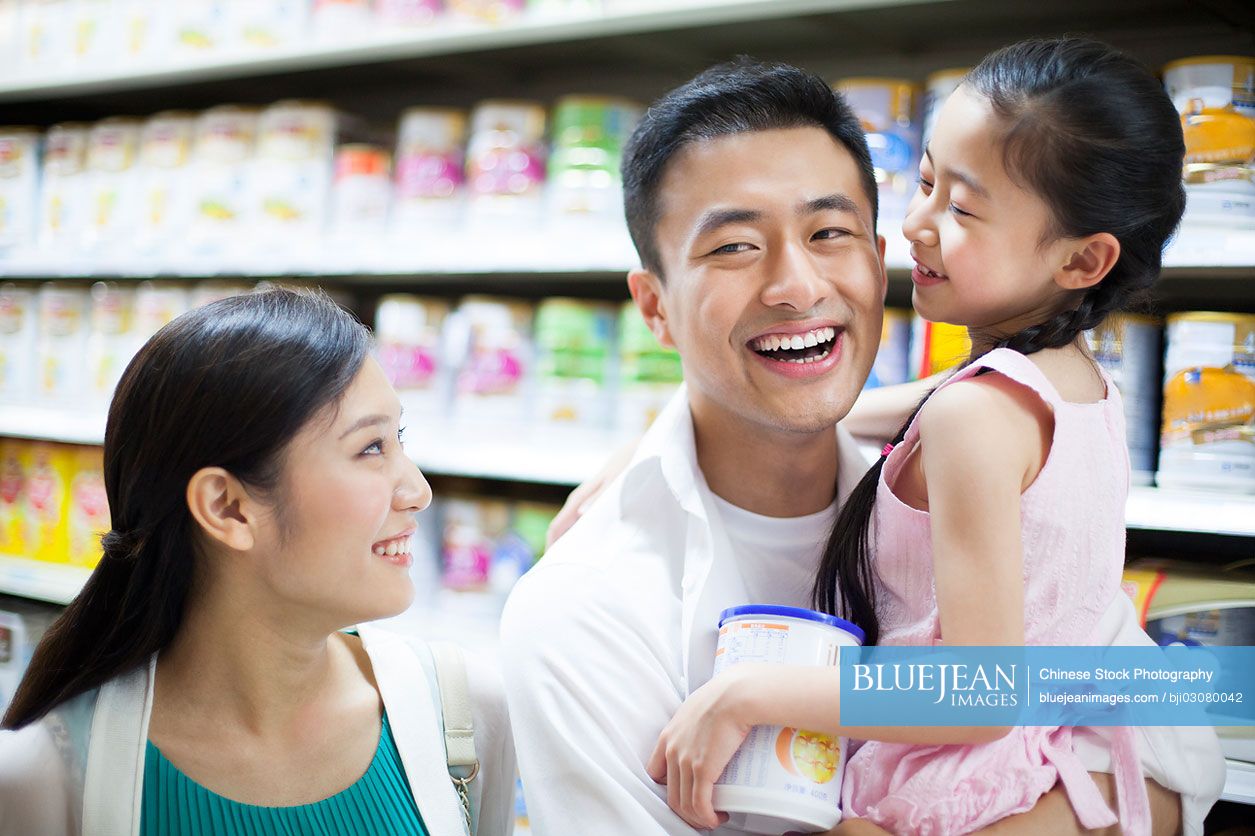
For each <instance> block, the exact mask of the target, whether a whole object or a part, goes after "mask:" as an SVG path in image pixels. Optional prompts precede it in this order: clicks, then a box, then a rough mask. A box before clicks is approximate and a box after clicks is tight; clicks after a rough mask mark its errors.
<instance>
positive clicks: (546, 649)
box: [502, 61, 1218, 836]
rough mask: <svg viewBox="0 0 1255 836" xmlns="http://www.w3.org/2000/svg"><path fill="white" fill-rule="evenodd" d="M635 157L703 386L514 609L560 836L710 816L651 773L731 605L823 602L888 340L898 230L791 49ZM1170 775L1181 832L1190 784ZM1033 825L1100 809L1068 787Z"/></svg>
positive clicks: (523, 731) (526, 717)
mask: <svg viewBox="0 0 1255 836" xmlns="http://www.w3.org/2000/svg"><path fill="white" fill-rule="evenodd" d="M623 174H624V177H623V179H624V203H625V210H626V214H627V220H628V227H629V230H630V232H631V234H632V239H633V241H634V243H635V245H636V248H637V252H638V253H639V255H640V258H641V263H642V268H641V269H639V270H635V271H633V272H632V273H631V274H630V275H629V276H628V285H629V287H630V289H631V292H632V297H633V299H634V300H635V302H636V304H637V307H638V308H639V309H640V312H641V314H642V316H643V317H644V319H645V321H646V322H647V323H648V324H649V326H650V328H651V329H652V330H653V333H654V334H655V336H656V337H657V338H658V340H659V341H660V342H661V343H662V344H664V345H669V346H674V347H675V348H676V349H677V350H678V351H679V353H680V356H681V358H682V364H683V368H684V377H685V381H686V385H685V389H684V390H683V391H682V392H681V393H680V394H679V395H678V396H677V397H676V398H675V399H674V400H673V401H672V403H671V404H670V405H669V406H668V407H667V409H666V410H665V411H664V412H663V414H662V415H661V416H659V418H658V420H657V421H656V422H655V425H654V426H653V427H652V428H651V429H650V431H649V433H647V434H646V436H645V437H644V439H643V440H642V441H641V444H640V446H639V448H638V449H637V451H636V454H635V457H634V458H633V460H632V462H631V464H630V465H629V466H628V467H627V469H626V470H625V471H624V472H623V474H622V475H621V476H619V477H618V478H617V479H616V480H615V481H614V482H612V483H611V484H610V486H609V487H608V488H607V489H606V491H605V492H604V493H603V494H602V495H601V496H600V497H599V498H598V499H597V500H596V501H595V502H594V503H593V504H592V506H591V507H590V508H589V509H588V510H587V512H586V513H585V515H584V517H583V518H582V519H581V520H580V521H579V522H578V523H577V524H576V525H575V526H574V527H573V528H572V529H571V530H570V531H569V532H568V533H567V534H566V535H564V536H563V538H562V539H561V540H559V541H558V542H557V543H556V544H555V545H554V547H553V548H552V550H551V551H550V552H549V553H548V554H547V555H546V557H545V558H544V560H543V561H542V562H541V564H540V565H539V566H537V567H536V568H535V569H534V570H532V572H530V573H529V574H528V575H527V576H526V577H524V578H523V580H522V581H521V582H520V583H519V585H518V587H517V588H516V590H515V592H514V594H513V595H512V596H511V599H510V602H509V604H508V605H507V608H506V612H505V614H504V616H503V619H502V658H503V663H504V669H505V676H506V683H507V690H508V693H509V699H510V710H511V715H512V718H513V725H514V728H515V732H516V735H517V746H518V749H519V758H520V766H521V770H522V774H523V780H524V786H525V790H526V792H527V800H528V809H529V813H530V815H531V817H532V820H533V823H534V827H535V829H536V832H537V833H538V834H539V836H563V835H564V834H570V835H571V836H576V834H579V836H600V834H633V836H646V835H647V834H691V833H694V832H695V831H693V829H691V828H690V827H689V826H688V825H687V824H686V823H685V822H684V821H683V820H681V819H680V818H679V817H678V816H676V815H675V814H674V813H673V812H672V811H671V809H670V808H669V807H668V803H667V799H668V793H671V794H672V796H674V794H675V793H676V792H677V788H676V787H661V786H658V785H657V784H655V783H654V782H653V781H652V780H651V779H650V778H649V776H648V775H647V774H646V771H645V763H646V761H647V760H648V758H649V755H650V753H651V751H652V749H653V747H654V744H655V743H656V742H657V738H658V734H659V732H660V731H661V730H662V728H663V726H664V725H665V724H666V723H667V721H668V720H670V719H671V717H672V715H673V714H674V713H675V711H676V709H677V708H678V707H679V705H680V704H681V702H682V701H683V700H684V698H685V697H686V696H687V695H688V694H689V693H691V692H692V691H693V690H695V689H696V688H698V687H699V686H700V685H701V684H702V683H704V682H706V681H707V680H708V679H709V678H710V677H711V675H712V671H713V663H714V656H715V645H716V640H717V627H718V619H719V613H720V612H721V611H722V610H723V609H724V608H725V607H728V606H733V605H737V604H743V603H748V602H753V603H772V604H785V605H793V606H807V605H808V602H809V593H810V588H811V585H812V583H813V580H814V577H815V574H816V569H817V566H818V562H819V556H820V551H821V549H822V547H823V543H824V541H825V540H826V538H827V535H828V532H829V529H830V528H831V523H832V521H833V518H834V516H835V513H836V509H837V507H838V503H839V502H841V501H842V500H843V499H844V497H845V496H847V495H848V494H849V492H850V491H851V490H852V489H853V487H854V485H855V484H856V483H857V482H858V480H859V479H860V478H861V477H862V476H863V474H864V473H865V471H866V469H867V467H868V463H867V461H866V460H865V459H864V458H863V457H862V456H861V455H860V453H859V451H858V448H857V446H856V445H855V443H854V441H853V439H852V438H851V437H850V435H849V434H848V433H847V432H846V431H845V430H844V429H843V428H841V427H840V426H839V425H838V424H837V422H838V421H839V420H841V419H842V418H843V417H844V416H845V415H846V413H847V412H848V411H849V409H850V407H851V406H852V405H853V403H854V400H855V398H856V397H857V396H858V393H859V390H860V389H861V388H862V385H863V383H864V381H865V380H866V378H867V375H868V373H869V371H870V369H871V365H872V361H873V359H874V357H875V354H876V351H877V348H878V346H879V341H880V331H881V319H882V315H883V304H884V294H885V287H886V284H885V283H886V277H885V267H884V246H885V245H884V239H883V238H882V237H880V236H879V235H877V233H876V225H875V224H876V183H875V179H874V176H873V172H872V168H871V163H870V160H869V157H868V152H867V147H866V143H865V140H864V137H863V134H862V131H861V129H860V127H859V123H858V121H857V119H856V118H855V117H854V115H853V114H852V113H851V111H850V110H849V108H848V107H847V106H846V105H845V104H844V102H843V101H842V100H841V99H840V97H839V96H837V95H835V94H834V93H833V92H832V91H831V89H830V88H829V87H828V86H827V85H826V84H825V83H824V82H823V81H822V80H821V79H819V78H817V77H815V76H811V75H809V74H807V73H804V72H802V71H800V70H797V69H795V68H792V67H787V66H782V65H762V64H755V63H750V62H745V61H743V62H738V63H733V64H729V65H722V66H720V67H716V68H713V69H711V70H709V71H707V72H705V73H703V74H701V75H699V76H698V77H697V78H695V79H693V80H692V81H691V82H689V83H688V84H686V85H684V86H682V87H680V88H678V89H677V90H675V91H673V92H671V93H669V94H668V95H667V96H665V97H664V98H663V99H661V100H660V101H658V102H656V103H655V104H654V106H653V107H651V108H650V110H649V112H648V113H647V114H646V116H645V118H644V119H643V121H642V123H641V125H640V126H639V127H638V129H637V132H636V133H635V135H634V136H633V139H632V142H631V143H630V145H629V147H628V149H627V152H626V155H625V160H624V166H623ZM834 426H835V427H836V430H835V431H834ZM1125 605H1126V606H1127V602H1125ZM1102 759H1103V754H1102V752H1101V749H1096V754H1095V757H1094V758H1093V760H1094V763H1093V765H1091V768H1094V769H1107V768H1109V766H1108V765H1107V764H1105V763H1103V762H1102ZM1086 763H1087V765H1090V764H1091V762H1090V760H1088V759H1087V760H1086ZM1156 777H1158V776H1156ZM1153 789H1155V790H1157V792H1152V802H1153V803H1154V804H1156V820H1157V822H1160V823H1162V824H1164V825H1165V829H1164V832H1172V831H1173V830H1175V829H1176V822H1177V819H1178V816H1179V815H1180V814H1179V812H1178V809H1177V799H1176V796H1174V795H1172V794H1170V793H1167V792H1165V791H1163V790H1162V789H1159V788H1157V787H1155V788H1153ZM1177 789H1181V788H1177ZM1108 791H1109V785H1108ZM1217 792H1218V791H1217ZM1108 797H1110V792H1108ZM1211 801H1214V795H1213V796H1212V797H1211V798H1210V799H1209V800H1207V801H1206V803H1207V805H1208V806H1209V805H1210V803H1211ZM1187 803H1188V799H1187ZM1188 812H1189V810H1188V809H1187V813H1188ZM1196 818H1198V819H1199V820H1200V821H1201V815H1197V816H1196ZM1025 819H1026V820H1027V821H1028V822H1029V824H1028V825H1025V828H1027V829H1024V828H1022V829H1021V830H1020V831H1019V832H1031V830H1032V828H1033V827H1036V828H1038V829H1039V832H1067V831H1068V830H1069V829H1071V830H1073V831H1076V830H1077V827H1078V826H1077V825H1076V822H1075V820H1074V818H1073V816H1072V813H1071V808H1070V805H1069V804H1068V802H1067V799H1066V798H1065V797H1063V796H1062V793H1061V791H1058V790H1057V791H1055V792H1054V793H1052V794H1050V795H1048V796H1046V797H1045V799H1043V801H1042V802H1041V803H1039V805H1038V807H1037V808H1036V809H1034V810H1033V811H1031V812H1030V813H1027V814H1025ZM1002 824H1005V825H1007V826H1013V825H1014V822H1013V821H1012V820H1010V819H1009V820H1007V821H1006V822H1004V823H1002ZM719 832H720V833H722V832H723V830H722V829H721V830H720V831H719Z"/></svg>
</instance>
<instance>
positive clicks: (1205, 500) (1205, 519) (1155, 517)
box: [1125, 487, 1255, 537]
mask: <svg viewBox="0 0 1255 836" xmlns="http://www.w3.org/2000/svg"><path fill="white" fill-rule="evenodd" d="M1125 519H1126V521H1127V523H1128V527H1129V528H1141V529H1150V530H1154V531H1184V532H1199V533H1210V534H1224V535H1230V536H1235V537H1255V495H1242V494H1234V493H1222V492H1219V491H1217V492H1214V493H1212V492H1207V491H1183V490H1165V489H1163V488H1145V487H1134V488H1132V489H1130V491H1129V503H1128V506H1127V510H1126V512H1125Z"/></svg>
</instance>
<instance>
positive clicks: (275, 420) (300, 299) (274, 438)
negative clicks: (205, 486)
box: [3, 289, 370, 729]
mask: <svg viewBox="0 0 1255 836" xmlns="http://www.w3.org/2000/svg"><path fill="white" fill-rule="evenodd" d="M369 348H370V339H369V335H368V333H367V331H366V329H365V328H364V327H363V326H362V325H361V324H360V323H359V322H357V321H356V320H355V319H354V318H353V317H352V316H351V315H349V314H348V313H346V312H344V311H343V310H341V309H340V308H339V307H337V306H336V304H335V303H334V302H332V301H331V300H330V299H329V298H327V297H326V296H325V295H323V294H321V293H313V292H299V291H292V290H282V289H277V290H268V291H264V292H258V293H252V294H248V295H244V296H236V297H233V298H229V299H223V300H221V301H219V302H214V303H212V304H209V305H206V306H204V307H201V308H197V309H196V310H193V311H191V312H189V313H186V314H184V315H183V316H180V317H179V318H178V319H175V320H174V321H173V322H171V323H170V324H169V325H167V326H166V327H165V328H162V329H161V330H160V331H158V332H157V334H156V335H155V336H154V337H153V338H152V339H150V340H149V341H148V342H147V343H146V344H145V345H144V347H143V348H141V349H140V351H139V353H138V354H137V355H136V356H135V358H134V359H133V360H131V363H130V365H129V366H127V369H126V372H125V374H123V376H122V380H121V382H120V383H119V384H118V388H117V392H116V393H115V394H114V397H113V403H112V404H111V406H110V408H109V419H108V424H107V425H106V429H105V450H104V479H105V490H106V492H107V494H108V498H109V513H110V516H111V518H112V528H113V530H112V531H110V532H109V533H108V534H106V535H105V536H104V537H103V538H102V545H103V549H104V555H103V557H102V558H101V561H100V565H99V566H97V567H96V569H95V571H93V572H92V574H91V577H89V578H88V580H87V584H86V586H84V587H83V591H82V592H81V593H80V594H79V595H78V597H77V598H75V599H74V601H73V602H72V603H71V604H70V606H69V607H68V608H67V609H66V610H65V612H64V613H62V615H61V617H60V618H58V619H57V621H56V622H55V623H54V624H53V625H52V627H51V628H50V629H49V631H48V633H47V634H46V635H45V636H44V638H43V640H42V641H41V642H40V643H39V646H38V647H37V648H36V649H35V654H34V657H33V658H32V659H31V664H30V668H29V669H28V670H27V672H26V675H25V677H23V679H22V682H21V685H20V686H19V687H18V689H17V693H16V695H15V696H14V698H13V702H12V704H11V705H10V706H9V709H8V711H7V713H6V714H5V716H4V723H3V725H4V727H5V728H11V729H16V728H21V727H22V726H25V725H27V724H28V723H31V722H34V721H36V720H38V719H39V718H41V717H43V716H44V715H45V714H47V713H48V712H49V711H50V710H52V709H53V708H55V707H56V706H57V705H59V704H60V703H62V702H64V701H65V700H67V699H70V698H71V697H74V696H76V695H78V694H81V693H83V692H84V691H87V690H90V689H91V688H95V687H98V686H100V685H101V684H103V683H105V682H106V681H108V680H109V679H112V678H113V677H115V676H117V675H119V674H122V673H125V672H127V671H128V670H131V669H133V668H135V667H136V666H138V665H141V664H144V663H145V662H146V661H147V660H148V659H149V657H150V656H151V655H152V654H153V653H155V652H157V651H159V650H161V649H162V648H164V647H165V646H166V645H167V644H169V642H170V640H171V639H172V638H173V637H174V635H175V633H176V631H177V630H178V629H179V625H180V623H181V621H182V618H183V611H184V607H185V604H186V602H187V598H188V591H189V589H190V588H191V584H192V577H193V564H194V561H195V560H196V546H195V539H194V536H193V535H194V531H195V522H194V520H193V519H192V516H191V513H190V512H189V510H188V506H187V500H186V498H185V494H186V489H187V484H188V480H189V479H190V478H191V477H192V475H193V474H195V473H196V471H198V470H200V469H201V468H204V467H209V466H218V467H222V468H225V469H226V470H228V471H230V472H231V473H232V474H233V475H234V476H235V477H236V478H238V479H240V480H241V481H242V482H244V483H245V484H247V485H249V486H250V487H252V488H255V489H257V490H259V491H262V492H266V491H271V490H273V489H275V488H276V487H277V486H278V483H279V477H280V474H281V472H282V468H283V459H284V451H285V449H286V446H287V444H288V442H289V441H290V440H291V439H292V437H293V436H294V435H295V434H296V433H297V432H298V431H299V430H300V429H301V428H302V427H303V426H304V425H305V424H306V423H307V422H309V421H310V420H311V419H312V418H314V417H315V416H316V415H317V414H318V413H320V412H321V411H322V410H323V409H324V408H327V407H329V406H331V405H333V404H335V403H336V402H338V401H339V399H340V396H341V395H342V394H343V393H344V391H345V390H346V389H347V388H348V386H349V383H350V382H351V381H352V380H353V378H354V376H355V375H356V374H357V372H358V370H359V369H360V368H361V365H362V363H363V361H364V360H365V359H366V357H367V353H368V351H369Z"/></svg>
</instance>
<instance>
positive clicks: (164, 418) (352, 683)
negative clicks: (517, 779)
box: [0, 290, 514, 836]
mask: <svg viewBox="0 0 1255 836" xmlns="http://www.w3.org/2000/svg"><path fill="white" fill-rule="evenodd" d="M369 348H370V340H369V335H368V333H367V331H366V329H365V328H364V327H363V326H362V325H361V324H359V323H358V322H356V321H355V320H354V319H352V318H351V317H350V316H349V315H348V314H346V313H344V312H343V311H341V310H340V309H339V308H337V307H336V306H335V305H334V304H333V303H332V302H331V301H330V300H328V299H327V298H326V297H325V296H322V295H315V294H310V293H298V292H293V291H289V290H270V291H266V292H263V293H257V294H252V295H247V296H240V297H235V298H231V299H226V300H222V301H220V302H215V303H213V304H211V305H208V306H205V307H203V308H199V309H197V310H194V311H192V312H191V313H188V314H186V315H184V316H182V317H179V318H178V319H177V320H175V321H174V322H172V323H171V324H170V325H169V326H167V327H166V328H164V329H162V330H161V331H160V332H159V333H158V334H157V335H156V336H155V337H153V338H152V339H151V340H150V341H149V342H148V343H147V344H146V345H145V346H144V347H143V349H141V350H140V352H139V354H138V355H137V356H136V357H135V359H134V360H132V362H131V364H130V366H129V367H128V368H127V371H126V374H125V375H124V376H123V378H122V381H121V383H120V384H119V387H118V390H117V393H116V395H115V397H114V399H113V404H112V406H111V408H110V412H109V420H108V426H107V429H106V432H105V485H106V490H107V492H108V498H109V507H110V511H111V514H112V523H113V530H112V531H110V532H109V533H108V534H107V535H106V536H105V537H104V539H103V544H104V557H103V559H102V560H101V562H100V565H99V566H98V567H97V568H96V570H95V571H94V572H93V573H92V575H91V577H90V578H89V580H88V582H87V585H86V586H85V587H84V589H83V591H82V593H81V594H80V595H79V596H78V598H76V599H75V600H74V602H73V603H72V604H71V605H70V606H69V608H68V609H67V610H66V611H65V613H64V614H63V615H62V617H61V618H60V619H59V620H58V621H57V623H56V624H55V625H54V626H53V628H52V629H51V630H50V631H49V632H48V634H47V636H46V637H45V638H44V640H43V641H42V642H41V643H40V645H39V647H38V648H37V649H36V651H35V654H34V658H33V659H32V661H31V666H30V669H29V671H28V672H27V674H26V677H25V678H24V679H23V681H22V684H21V686H20V687H19V689H18V692H17V694H16V696H15V698H14V700H13V703H12V705H11V706H10V708H9V710H8V713H7V714H6V715H5V718H4V726H5V728H7V729H11V730H12V731H6V732H2V733H0V832H3V833H6V834H7V833H13V834H18V833H20V834H23V836H30V834H42V833H90V834H92V836H97V834H126V835H127V836H129V835H130V834H155V833H162V834H190V833H215V834H219V833H221V834H229V833H244V832H297V833H337V834H339V833H404V834H432V835H433V836H444V834H457V833H463V832H465V831H466V829H467V825H466V824H465V823H464V821H465V820H464V813H463V809H462V805H461V803H460V799H459V796H458V792H457V790H456V788H455V785H454V783H453V782H452V781H451V778H450V770H449V766H448V761H447V760H446V747H445V737H444V736H443V734H442V726H441V717H442V713H441V702H440V698H439V693H440V692H439V690H438V688H437V687H436V683H435V677H434V676H433V670H432V662H431V657H430V655H429V654H428V652H427V648H425V647H422V646H412V645H410V644H409V643H407V642H406V641H404V640H402V639H400V638H399V637H392V636H389V635H387V634H384V633H381V632H379V631H378V630H377V629H372V628H371V627H369V626H362V627H360V628H358V630H357V631H354V632H341V631H342V630H343V629H344V628H346V627H351V626H352V625H355V624H358V623H360V622H367V621H371V620H374V619H378V618H383V617H386V616H390V615H394V614H396V613H399V612H401V611H402V610H404V609H405V608H406V607H407V606H408V605H409V603H410V601H411V599H412V598H413V594H414V590H413V587H412V584H411V581H410V577H409V572H408V568H409V566H410V563H411V561H412V558H411V555H410V548H409V545H408V543H409V541H410V535H411V534H413V532H414V530H415V524H414V514H416V513H417V512H419V511H421V510H423V509H424V508H426V507H427V505H428V504H429V503H430V501H431V490H430V488H429V487H428V485H427V482H426V481H425V480H424V478H423V476H422V474H421V473H419V471H418V469H417V468H416V467H415V466H414V465H413V464H412V463H411V462H410V461H409V459H408V458H407V457H406V456H405V454H404V452H403V450H402V447H401V440H400V436H401V428H400V427H399V421H400V406H399V403H398V401H397V397H396V395H395V393H394V392H393V391H392V388H391V387H390V386H389V384H388V382H387V380H386V379H385V377H384V375H383V372H382V370H381V369H380V368H379V366H378V365H377V364H376V363H375V361H374V360H373V359H371V358H370V356H369ZM442 675H444V672H443V670H442ZM450 680H451V678H450ZM468 680H469V691H470V697H471V701H472V705H473V721H474V735H473V739H474V743H475V748H476V751H477V753H478V757H479V760H480V763H481V768H480V770H479V774H478V776H477V777H476V779H475V780H473V781H471V782H470V784H469V790H470V802H471V803H470V806H471V809H472V811H473V814H472V816H471V818H472V819H473V822H472V823H471V825H470V827H469V829H470V831H471V832H472V833H474V834H501V833H507V832H508V831H509V830H510V829H511V825H510V823H509V822H510V819H511V816H510V811H511V807H512V800H513V791H514V759H513V757H514V756H513V747H512V743H511V741H510V730H509V725H508V721H507V719H506V714H505V707H504V701H503V698H502V696H501V693H500V689H499V686H498V685H497V683H496V682H495V680H494V678H493V675H492V674H489V673H486V672H485V671H484V670H482V669H480V668H478V667H477V666H475V665H470V666H469V670H468Z"/></svg>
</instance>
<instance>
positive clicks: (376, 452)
mask: <svg viewBox="0 0 1255 836" xmlns="http://www.w3.org/2000/svg"><path fill="white" fill-rule="evenodd" d="M362 455H363V456H382V455H383V439H382V438H376V439H375V440H374V441H372V442H371V443H370V444H368V445H366V449H365V450H363V451H362Z"/></svg>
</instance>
